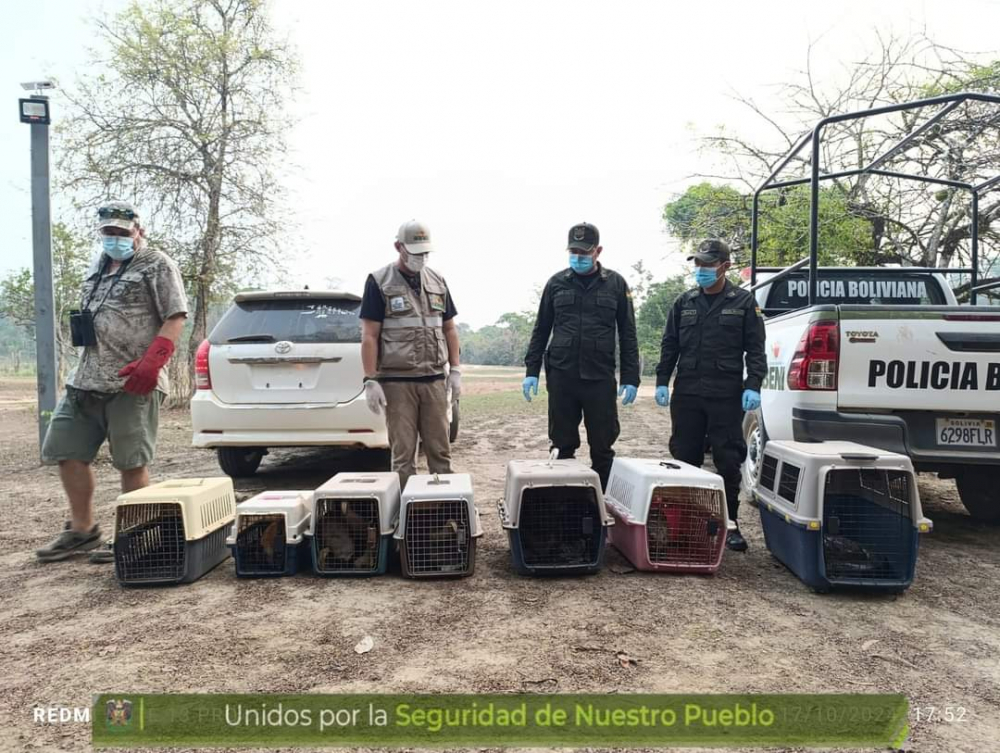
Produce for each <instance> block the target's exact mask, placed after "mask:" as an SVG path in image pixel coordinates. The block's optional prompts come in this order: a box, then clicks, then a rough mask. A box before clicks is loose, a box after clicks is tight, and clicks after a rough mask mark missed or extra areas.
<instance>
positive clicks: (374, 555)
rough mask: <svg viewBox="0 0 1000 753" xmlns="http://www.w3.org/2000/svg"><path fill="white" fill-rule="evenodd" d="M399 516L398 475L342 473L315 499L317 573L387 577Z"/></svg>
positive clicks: (314, 527)
mask: <svg viewBox="0 0 1000 753" xmlns="http://www.w3.org/2000/svg"><path fill="white" fill-rule="evenodd" d="M398 517H399V475H398V474H396V473H338V474H337V475H336V476H334V477H333V478H332V479H330V480H329V481H327V482H326V483H325V484H323V485H322V486H320V487H319V489H317V490H316V491H315V493H314V494H313V513H312V529H311V536H312V561H313V569H314V570H315V571H316V573H317V574H319V575H343V576H350V575H361V576H363V575H381V574H383V573H385V572H386V570H387V569H388V564H389V553H390V551H391V547H390V541H391V539H392V535H393V532H394V531H395V528H396V521H397V519H398Z"/></svg>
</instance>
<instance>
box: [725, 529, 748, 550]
mask: <svg viewBox="0 0 1000 753" xmlns="http://www.w3.org/2000/svg"><path fill="white" fill-rule="evenodd" d="M726 548H727V549H729V550H730V551H733V552H745V551H746V550H747V540H746V539H745V538H743V534H742V533H740V529H739V528H734V529H733V530H731V531H730V532H729V533H728V534H726Z"/></svg>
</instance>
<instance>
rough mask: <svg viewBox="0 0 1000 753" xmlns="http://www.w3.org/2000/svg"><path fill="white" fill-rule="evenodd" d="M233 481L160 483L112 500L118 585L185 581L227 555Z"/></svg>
mask: <svg viewBox="0 0 1000 753" xmlns="http://www.w3.org/2000/svg"><path fill="white" fill-rule="evenodd" d="M235 515H236V496H235V494H234V493H233V481H232V479H230V478H229V477H228V476H226V477H223V478H192V479H178V480H175V481H161V482H160V483H158V484H153V485H152V486H147V487H145V488H144V489H138V490H136V491H134V492H129V493H128V494H122V495H121V496H120V497H118V501H117V502H116V503H115V540H114V553H115V577H116V578H117V579H118V582H119V583H121V584H122V585H123V586H145V585H156V584H168V583H189V582H191V581H193V580H197V579H198V578H200V577H201V576H202V575H204V574H205V573H207V572H208V571H209V570H211V569H212V568H213V567H215V566H216V565H218V564H219V563H220V562H222V561H223V560H224V559H226V557H228V556H229V548H228V547H227V546H226V534H227V533H228V531H229V527H230V526H231V525H232V523H233V518H234V517H235Z"/></svg>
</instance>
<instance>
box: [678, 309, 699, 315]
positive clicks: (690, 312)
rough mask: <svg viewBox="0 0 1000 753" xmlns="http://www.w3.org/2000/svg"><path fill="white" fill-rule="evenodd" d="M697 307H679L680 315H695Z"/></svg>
mask: <svg viewBox="0 0 1000 753" xmlns="http://www.w3.org/2000/svg"><path fill="white" fill-rule="evenodd" d="M697 315H698V311H697V309H681V316H697Z"/></svg>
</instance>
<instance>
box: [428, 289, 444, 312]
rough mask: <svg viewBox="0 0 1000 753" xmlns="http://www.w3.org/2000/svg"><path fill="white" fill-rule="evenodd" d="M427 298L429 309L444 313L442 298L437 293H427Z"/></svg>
mask: <svg viewBox="0 0 1000 753" xmlns="http://www.w3.org/2000/svg"><path fill="white" fill-rule="evenodd" d="M427 298H428V299H430V302H431V308H432V309H434V310H435V311H444V296H443V295H439V294H437V293H428V294H427Z"/></svg>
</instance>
